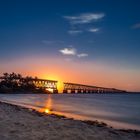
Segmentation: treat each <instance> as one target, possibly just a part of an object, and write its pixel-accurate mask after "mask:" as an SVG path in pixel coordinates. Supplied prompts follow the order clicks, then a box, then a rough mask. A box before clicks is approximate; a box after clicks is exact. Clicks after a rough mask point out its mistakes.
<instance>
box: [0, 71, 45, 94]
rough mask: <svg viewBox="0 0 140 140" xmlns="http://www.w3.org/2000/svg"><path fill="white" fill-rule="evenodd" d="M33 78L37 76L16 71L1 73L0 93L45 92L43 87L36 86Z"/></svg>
mask: <svg viewBox="0 0 140 140" xmlns="http://www.w3.org/2000/svg"><path fill="white" fill-rule="evenodd" d="M33 79H38V78H37V77H34V78H33V77H31V76H26V77H23V76H22V75H21V74H16V73H14V72H13V73H10V74H9V73H3V76H1V77H0V93H20V92H24V93H30V92H32V93H37V92H40V93H46V91H45V89H43V88H41V87H40V88H37V87H36V85H35V83H34V82H33Z"/></svg>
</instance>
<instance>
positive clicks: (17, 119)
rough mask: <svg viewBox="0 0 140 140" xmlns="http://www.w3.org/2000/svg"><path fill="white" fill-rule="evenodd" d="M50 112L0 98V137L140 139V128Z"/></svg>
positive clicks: (23, 139)
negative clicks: (119, 127)
mask: <svg viewBox="0 0 140 140" xmlns="http://www.w3.org/2000/svg"><path fill="white" fill-rule="evenodd" d="M88 123H90V124H87V123H85V122H82V121H78V120H73V119H68V118H65V117H60V116H57V115H46V114H43V113H38V112H37V111H34V110H31V109H26V108H23V107H19V106H16V105H10V104H7V103H2V102H0V140H140V132H139V131H134V130H127V131H125V130H115V129H113V128H109V127H107V126H105V124H99V123H97V122H92V124H91V122H88Z"/></svg>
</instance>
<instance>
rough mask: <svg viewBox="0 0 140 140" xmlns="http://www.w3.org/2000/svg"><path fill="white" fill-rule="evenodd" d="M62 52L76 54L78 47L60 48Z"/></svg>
mask: <svg viewBox="0 0 140 140" xmlns="http://www.w3.org/2000/svg"><path fill="white" fill-rule="evenodd" d="M59 52H60V53H62V54H63V55H76V54H77V53H76V49H75V48H63V49H61V50H59Z"/></svg>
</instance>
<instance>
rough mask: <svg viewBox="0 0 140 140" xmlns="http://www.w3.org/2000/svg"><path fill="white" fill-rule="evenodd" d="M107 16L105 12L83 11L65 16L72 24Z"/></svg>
mask: <svg viewBox="0 0 140 140" xmlns="http://www.w3.org/2000/svg"><path fill="white" fill-rule="evenodd" d="M104 16H105V14H104V13H83V14H80V15H77V16H64V18H65V19H67V20H68V21H69V22H70V23H71V24H87V23H91V22H95V21H98V20H100V19H102V18H103V17H104Z"/></svg>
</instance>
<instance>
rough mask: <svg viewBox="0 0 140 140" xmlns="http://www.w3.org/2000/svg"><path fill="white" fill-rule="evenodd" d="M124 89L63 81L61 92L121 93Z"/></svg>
mask: <svg viewBox="0 0 140 140" xmlns="http://www.w3.org/2000/svg"><path fill="white" fill-rule="evenodd" d="M123 92H125V91H124V90H119V89H115V88H105V87H97V86H90V85H82V84H76V83H64V90H63V93H123Z"/></svg>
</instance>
